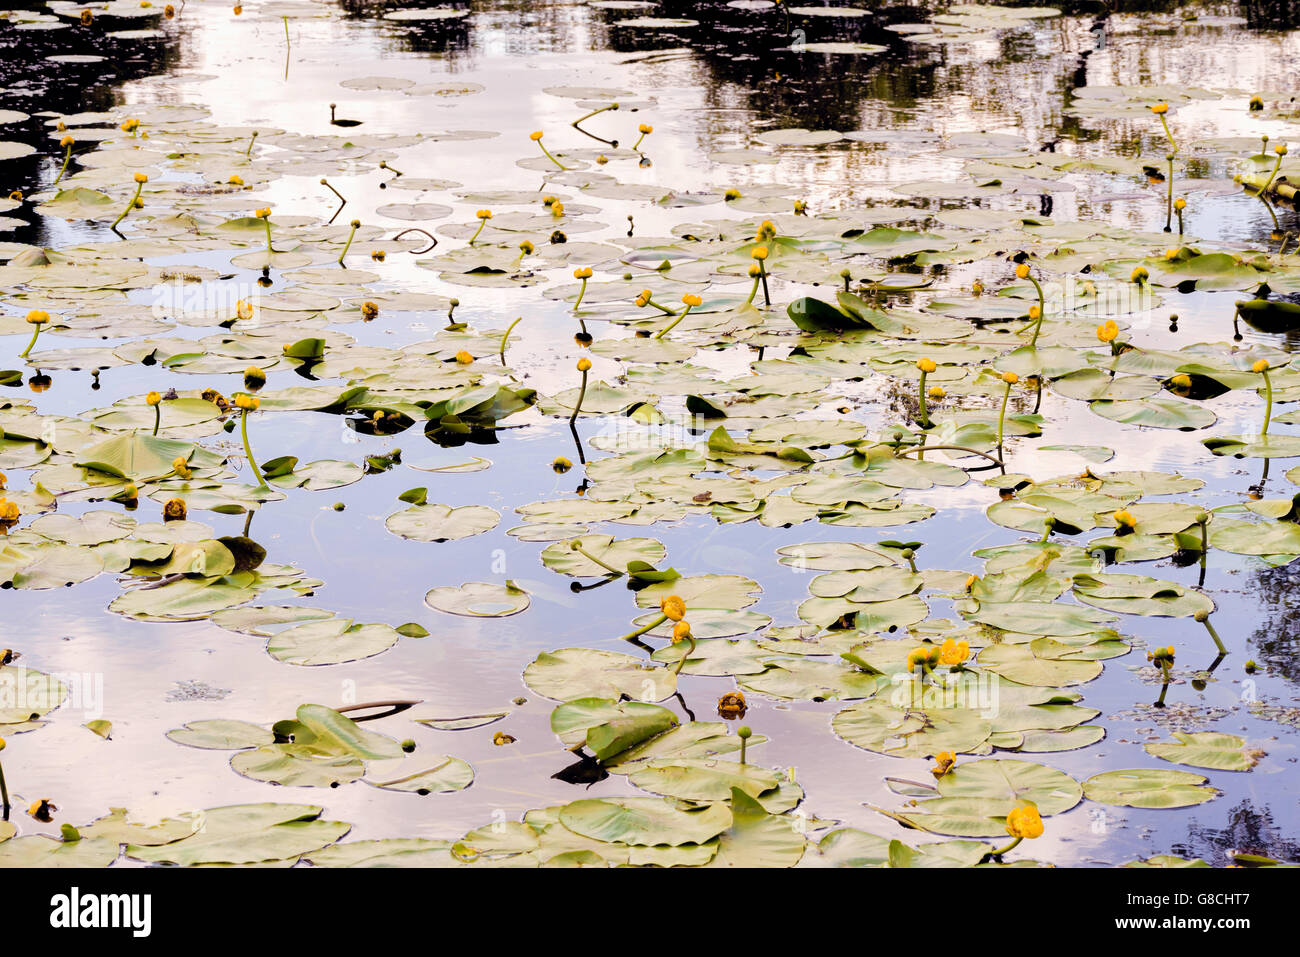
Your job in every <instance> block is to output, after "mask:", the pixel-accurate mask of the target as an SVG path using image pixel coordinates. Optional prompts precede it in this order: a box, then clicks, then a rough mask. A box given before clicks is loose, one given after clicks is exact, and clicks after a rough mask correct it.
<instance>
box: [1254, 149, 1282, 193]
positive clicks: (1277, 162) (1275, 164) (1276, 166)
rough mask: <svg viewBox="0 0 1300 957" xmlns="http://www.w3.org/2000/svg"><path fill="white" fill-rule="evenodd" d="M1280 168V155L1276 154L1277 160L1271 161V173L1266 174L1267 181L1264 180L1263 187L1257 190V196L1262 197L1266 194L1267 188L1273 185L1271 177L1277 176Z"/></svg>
mask: <svg viewBox="0 0 1300 957" xmlns="http://www.w3.org/2000/svg"><path fill="white" fill-rule="evenodd" d="M1281 166H1282V154H1281V153H1278V154H1277V159H1276V160H1274V161H1273V172H1271V173H1269V174H1268V179H1266V180H1264V185H1263V186H1261V187H1260V188H1259V195H1261V196H1263V195H1264V194H1265V193H1267V192H1268V188H1269V187H1270V186H1272V185H1273V177H1275V176H1277V171H1278V169H1280V168H1281Z"/></svg>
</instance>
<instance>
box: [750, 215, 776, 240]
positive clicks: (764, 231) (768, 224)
mask: <svg viewBox="0 0 1300 957" xmlns="http://www.w3.org/2000/svg"><path fill="white" fill-rule="evenodd" d="M775 238H776V226H775V225H773V223H772V221H771V220H770V219H765V220H763V221H762V222H761V223H759V224H758V232H756V233H755V234H754V240H755V241H756V242H760V243H761V242H763V241H764V240H765V239H775Z"/></svg>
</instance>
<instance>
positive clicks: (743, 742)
mask: <svg viewBox="0 0 1300 957" xmlns="http://www.w3.org/2000/svg"><path fill="white" fill-rule="evenodd" d="M747 744H749V738H741V739H740V763H741V764H744V763H745V746H746V745H747Z"/></svg>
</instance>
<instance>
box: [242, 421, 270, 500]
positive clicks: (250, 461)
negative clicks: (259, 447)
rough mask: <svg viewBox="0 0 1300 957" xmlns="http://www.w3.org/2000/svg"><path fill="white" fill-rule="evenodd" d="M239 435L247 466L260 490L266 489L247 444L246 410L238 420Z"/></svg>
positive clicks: (255, 460) (251, 450)
mask: <svg viewBox="0 0 1300 957" xmlns="http://www.w3.org/2000/svg"><path fill="white" fill-rule="evenodd" d="M239 434H240V436H242V437H243V439H244V455H245V456H247V458H248V465H249V467H250V468H251V469H252V470H253V474H254V475H256V476H257V484H258V485H260V486H261V487H262V488H267V487H268V486H267V484H266V479H264V478H262V470H261V468H260V467H258V464H257V459H255V458H253V447H252V446H251V445H249V444H248V410H247V409H244V410H243V415H241V416H240V418H239Z"/></svg>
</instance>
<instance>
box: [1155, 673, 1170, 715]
mask: <svg viewBox="0 0 1300 957" xmlns="http://www.w3.org/2000/svg"><path fill="white" fill-rule="evenodd" d="M1160 671H1161V672H1162V673H1163V675H1164V682H1163V683H1162V684H1161V685H1160V697H1159V698H1156V707H1157V708H1160V707H1163V706H1164V703H1165V694H1166V693H1167V692H1168V691H1169V669H1168V668H1166V667H1165V666H1164V665H1161V666H1160Z"/></svg>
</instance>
